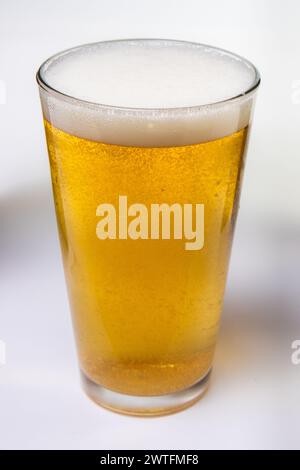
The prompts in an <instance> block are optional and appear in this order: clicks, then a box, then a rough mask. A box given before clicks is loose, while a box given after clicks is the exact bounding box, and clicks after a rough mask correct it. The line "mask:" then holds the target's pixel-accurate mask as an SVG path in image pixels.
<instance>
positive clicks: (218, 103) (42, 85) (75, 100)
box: [36, 38, 261, 113]
mask: <svg viewBox="0 0 300 470" xmlns="http://www.w3.org/2000/svg"><path fill="white" fill-rule="evenodd" d="M147 41H149V42H150V41H151V42H165V43H168V42H169V43H173V44H175V43H177V44H182V45H184V44H186V45H190V46H202V47H205V48H208V49H212V50H214V51H216V52H220V53H222V54H225V55H227V56H230V57H232V58H234V59H236V60H240V61H242V62H243V63H244V64H246V65H247V66H248V67H249V68H251V69H252V70H253V72H254V79H253V81H252V83H251V85H250V86H249V87H248V88H247V89H246V90H245V91H243V92H241V93H239V94H237V95H234V96H232V97H230V98H226V99H224V100H220V101H214V102H211V103H206V104H200V105H192V106H177V107H176V106H174V107H170V106H166V107H153V108H152V107H151V108H144V107H131V106H116V105H110V104H102V103H97V102H94V101H89V100H84V99H81V98H76V97H75V96H72V95H69V94H67V93H63V92H62V91H60V90H58V89H56V88H54V87H52V86H51V85H50V84H49V83H47V80H46V77H45V76H44V74H43V72H44V68H45V67H46V66H47V65H48V64H49V63H50V62H51V61H53V60H55V59H58V58H59V57H61V56H63V55H65V54H68V53H70V52H72V51H76V50H78V49H84V48H85V47H89V46H95V45H98V44H103V45H106V44H113V43H122V42H123V43H124V42H125V43H126V42H128V43H129V42H147ZM36 81H37V83H38V85H39V87H40V88H41V89H42V90H44V91H46V92H47V93H48V94H50V95H52V96H55V97H56V98H58V99H61V100H63V101H67V102H70V103H73V104H74V103H77V104H81V105H82V106H85V107H92V108H95V109H97V108H98V109H102V110H112V111H120V112H122V111H123V112H143V113H153V112H158V113H159V112H160V113H162V112H165V113H174V112H175V113H176V112H178V111H179V112H183V111H192V110H194V111H196V110H200V109H209V108H212V107H218V106H222V105H226V104H229V103H231V102H235V101H238V100H242V99H243V98H246V97H247V96H251V95H252V94H254V92H255V91H256V89H257V88H258V86H259V85H260V82H261V77H260V73H259V71H258V69H257V68H256V67H255V65H254V64H253V63H252V62H251V61H249V60H248V59H246V58H245V57H243V56H241V55H238V54H236V53H234V52H231V51H228V50H227V49H222V48H220V47H216V46H211V45H209V44H204V43H199V42H194V41H186V40H181V39H166V38H128V39H111V40H106V41H95V42H91V43H85V44H81V45H79V46H74V47H70V48H68V49H64V50H62V51H60V52H57V53H56V54H53V55H52V56H50V57H48V59H46V60H45V61H44V62H43V63H42V64H41V65H40V67H39V69H38V71H37V73H36Z"/></svg>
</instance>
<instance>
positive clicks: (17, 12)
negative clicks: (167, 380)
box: [0, 0, 300, 449]
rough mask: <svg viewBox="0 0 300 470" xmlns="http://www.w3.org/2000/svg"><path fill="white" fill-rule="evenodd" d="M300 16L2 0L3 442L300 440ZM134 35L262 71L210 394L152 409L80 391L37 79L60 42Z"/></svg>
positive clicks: (276, 0) (171, 4) (102, 0)
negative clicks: (177, 42)
mask: <svg viewBox="0 0 300 470" xmlns="http://www.w3.org/2000/svg"><path fill="white" fill-rule="evenodd" d="M299 23H300V2H298V1H297V0H294V1H293V0H286V1H284V2H283V1H280V0H251V1H242V0H226V1H223V0H220V1H217V0H209V1H207V0H205V1H200V0H185V1H177V0H149V1H148V0H146V1H145V0H126V1H122V0H93V1H91V0H90V1H88V2H86V1H78V0H51V1H50V0H44V1H38V0H31V1H30V0H24V1H17V0H10V1H8V0H6V1H5V0H2V1H1V3H0V80H1V82H0V99H1V100H2V104H1V105H0V137H1V142H0V155H1V172H0V174H1V176H0V178H1V179H0V204H1V213H0V225H1V241H0V269H1V278H0V281H1V296H0V340H2V341H4V342H5V343H6V364H5V365H0V448H2V449H15V448H25V449H38V448H44V449H45V448H50V449H58V448H59V449H60V448H67V449H115V448H119V449H135V448H141V449H149V448H150V449H163V448H165V449H167V448H168V449H178V448H179V449H191V448H195V449H216V448H221V449H223V448H225V449H231V448H233V449H239V448H242V449H248V448H249V449H253V448H277V449H278V448H298V449H299V448H300V400H299V396H300V365H299V366H296V365H292V362H291V353H292V349H291V343H292V341H293V340H295V339H300V317H299V311H300V296H299V279H300V276H299V275H300V249H299V248H300V246H299V245H300V242H299V238H300V204H299V200H300V184H299V181H300V178H299V176H300V162H299V158H300V155H299V154H300V26H299ZM128 37H164V38H174V39H186V40H192V41H199V42H204V43H208V44H213V45H215V46H220V47H223V48H226V49H229V50H232V51H234V52H236V53H238V54H241V55H244V56H246V57H247V58H248V59H250V60H251V61H253V62H254V63H255V65H257V67H258V69H259V70H260V72H261V75H262V85H261V87H260V90H259V94H258V100H257V106H256V113H255V119H254V125H253V130H252V135H251V139H250V140H251V142H250V146H249V151H248V162H247V166H246V173H245V180H244V187H243V193H242V200H241V208H240V214H239V222H238V224H237V231H236V237H235V243H234V249H233V255H232V260H231V269H230V276H229V280H228V288H227V293H226V302H225V308H224V313H223V321H222V328H221V332H220V337H219V342H218V347H217V352H216V358H215V368H214V373H213V377H212V381H211V387H210V391H209V393H208V394H207V395H206V396H205V398H204V399H203V400H202V401H200V402H199V403H198V404H197V405H196V406H194V407H192V408H190V409H188V410H186V411H184V412H182V413H179V414H177V415H172V416H168V417H162V418H152V419H141V418H139V419H137V418H130V417H124V416H119V415H117V414H113V413H111V412H108V411H105V410H103V409H101V408H99V407H97V406H96V405H94V404H93V403H92V402H90V401H89V400H88V399H87V398H86V397H85V396H84V394H83V392H81V390H80V386H79V383H78V373H77V366H76V354H75V349H74V343H73V335H72V329H71V322H70V315H69V311H68V303H67V298H66V291H65V284H64V277H63V272H62V265H61V260H60V252H59V246H58V240H57V235H56V226H55V217H54V210H53V203H52V198H51V189H50V177H49V169H48V162H47V154H46V146H45V141H44V133H43V128H42V119H41V111H40V105H39V98H38V91H37V85H36V83H35V72H36V70H37V68H38V66H39V65H40V63H41V62H42V61H43V60H45V59H46V58H47V57H48V56H50V55H52V54H53V53H55V52H57V51H59V50H62V49H65V48H68V47H72V46H74V45H78V44H81V43H86V42H93V41H98V40H105V39H115V38H128ZM4 89H6V101H5V100H4V98H5V97H4V96H3V95H4V92H5V90H4ZM4 101H5V103H4Z"/></svg>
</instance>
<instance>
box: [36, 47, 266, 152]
mask: <svg viewBox="0 0 300 470" xmlns="http://www.w3.org/2000/svg"><path fill="white" fill-rule="evenodd" d="M40 76H41V77H42V80H43V81H44V82H45V83H46V85H48V86H49V87H51V88H52V89H54V90H56V91H59V92H60V93H62V94H63V95H59V94H57V93H51V91H50V92H49V90H48V91H46V90H45V89H43V90H42V91H41V95H42V103H43V110H44V114H45V118H46V119H47V120H49V121H50V122H51V123H52V124H53V125H54V126H55V127H58V128H60V129H62V130H64V131H66V132H68V133H71V134H73V135H76V136H78V137H82V138H87V139H91V140H96V141H101V142H106V143H113V144H119V145H136V146H174V145H187V144H193V143H198V142H203V141H209V140H213V139H216V138H220V137H223V136H225V135H229V134H231V133H233V132H236V131H238V130H239V129H241V128H243V127H245V126H247V125H248V124H249V120H250V113H251V105H252V101H253V93H247V94H246V95H245V93H246V92H247V91H248V90H249V89H251V87H252V86H253V85H255V83H256V81H257V76H256V70H255V68H254V67H253V66H252V65H251V64H250V63H248V62H247V61H245V60H243V59H241V58H239V57H237V56H235V55H233V54H230V53H228V52H225V51H221V50H219V49H214V48H211V47H209V46H204V45H199V44H193V43H187V42H180V41H168V40H128V41H111V42H104V43H97V44H91V45H86V46H81V47H78V48H74V49H71V50H69V51H66V52H63V53H61V54H58V55H56V56H54V57H53V58H51V59H49V60H48V61H47V62H46V63H45V64H44V65H43V66H42V67H41V70H40ZM65 95H67V96H65ZM237 96H240V97H239V98H236V99H234V100H232V101H227V102H226V100H229V99H231V98H234V97H237ZM70 97H71V98H70ZM76 100H81V101H76ZM213 103H217V104H213Z"/></svg>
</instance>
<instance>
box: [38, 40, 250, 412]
mask: <svg viewBox="0 0 300 470" xmlns="http://www.w3.org/2000/svg"><path fill="white" fill-rule="evenodd" d="M88 47H90V48H91V47H92V49H90V50H89V49H88ZM85 48H87V51H86V54H84V52H85V51H84V49H85ZM124 48H125V50H126V52H127V61H128V63H129V65H131V66H133V68H134V70H135V72H137V71H139V74H138V75H139V76H138V77H137V78H136V81H135V84H137V81H138V80H139V81H142V82H143V80H144V83H142V88H143V87H145V86H146V85H147V86H150V88H151V83H152V82H151V83H149V81H148V78H149V77H147V74H145V73H142V72H140V68H139V67H137V64H136V63H134V64H132V58H133V57H136V56H137V57H138V58H139V57H140V58H141V57H142V59H140V60H142V61H145V60H146V61H147V54H148V60H149V61H150V63H151V66H152V69H151V72H149V73H150V75H151V80H152V81H153V77H156V79H155V80H154V81H155V84H153V90H157V88H155V87H157V83H159V82H160V78H159V69H160V68H161V65H160V64H161V59H162V57H161V56H160V54H167V55H170V56H171V58H173V61H174V63H172V61H171V65H170V63H169V66H170V67H171V69H172V73H174V71H176V70H177V69H178V65H180V61H181V60H183V59H184V58H186V56H188V60H187V62H188V63H189V64H190V65H191V64H193V65H194V70H193V74H196V76H197V70H198V69H197V67H198V68H199V70H203V67H204V66H205V65H206V66H207V68H208V69H209V70H208V71H207V70H206V72H205V74H206V75H207V74H209V73H212V71H213V70H214V69H216V67H217V69H216V70H215V71H216V72H217V71H218V70H219V69H222V71H223V76H225V78H226V73H227V74H229V72H230V74H231V75H230V76H231V77H232V75H233V76H234V77H235V81H234V87H235V90H237V91H235V90H230V83H227V84H226V86H224V83H223V85H222V86H221V88H222V90H221V94H220V93H218V90H219V87H220V84H219V80H218V79H217V78H216V77H212V78H215V81H216V84H215V85H214V86H213V87H212V85H211V83H208V85H207V86H206V90H207V93H208V92H209V93H210V95H211V97H210V100H213V102H214V101H220V102H221V103H216V104H215V105H214V106H211V107H210V106H209V105H206V103H202V102H203V99H204V98H205V96H206V95H205V94H204V95H203V91H202V95H203V96H202V98H201V99H200V105H202V106H200V107H196V105H197V104H199V102H198V101H197V98H198V96H197V94H198V95H199V94H201V93H200V92H199V88H198V87H197V86H196V87H195V88H196V90H192V91H193V94H194V95H195V96H192V97H191V92H190V91H189V93H188V94H187V96H185V97H184V96H183V97H182V96H181V95H180V96H179V98H174V102H172V103H167V104H166V102H165V100H171V97H170V96H169V94H168V93H167V96H165V95H166V90H163V91H161V92H160V94H158V95H159V96H158V95H157V94H155V93H154V92H153V90H151V89H150V92H149V93H150V94H151V93H152V94H153V96H152V99H150V98H149V97H148V98H147V94H146V97H145V96H143V93H144V94H145V89H142V90H139V89H138V90H137V92H136V94H135V96H133V97H130V96H129V97H128V90H127V92H125V91H126V89H127V88H128V87H129V85H128V84H125V85H124V84H123V85H122V87H123V88H122V87H121V88H122V90H121V92H122V93H123V94H124V95H125V98H124V99H123V100H122V94H121V95H120V93H121V92H120V91H117V92H116V93H117V95H118V94H119V95H120V96H118V97H117V98H115V97H114V93H113V89H112V90H111V88H110V85H109V84H107V83H106V82H105V80H104V79H103V80H104V83H103V82H101V80H100V82H101V83H102V85H103V86H104V85H105V87H106V92H107V87H108V88H109V90H108V91H109V93H108V98H107V99H110V102H112V106H111V107H109V106H108V105H107V106H106V105H105V104H104V105H102V104H99V106H98V107H97V103H103V101H102V100H104V99H105V96H102V93H103V92H101V91H100V95H101V96H100V95H98V94H97V93H99V91H98V88H97V87H98V86H96V88H95V90H96V93H94V95H93V90H90V91H89V93H90V94H88V92H87V93H86V95H84V94H82V93H83V90H84V86H87V85H88V84H87V83H81V82H80V84H78V90H77V93H76V94H74V97H75V98H77V99H78V102H74V100H73V98H72V99H71V98H69V96H68V95H71V92H70V91H69V90H67V89H64V88H63V87H62V84H63V83H64V81H68V80H69V81H70V82H72V83H73V81H74V80H73V81H72V80H70V78H69V79H67V78H66V77H67V76H68V73H67V71H68V65H67V63H68V62H69V64H71V65H72V67H76V66H77V67H78V70H79V71H80V70H82V69H81V67H82V66H83V64H82V63H81V62H82V61H83V63H84V64H85V66H87V67H93V61H94V62H97V61H95V57H98V55H99V57H100V58H101V60H103V62H104V64H103V67H104V69H105V62H107V64H106V66H107V65H108V64H109V65H110V66H111V67H112V68H113V64H115V63H116V62H115V61H114V60H113V58H114V57H115V56H116V57H117V58H118V59H119V61H120V62H121V65H120V64H119V65H120V68H121V69H122V67H123V68H124V67H125V68H126V72H128V68H129V65H126V64H127V62H126V60H125V59H126V58H125V59H124V57H123V56H124ZM91 50H92V53H91ZM103 50H104V51H105V54H104V53H103ZM174 51H175V52H174ZM89 53H90V56H89ZM174 53H175V55H177V56H178V57H177V56H176V57H175V59H174V57H173V55H174ZM172 54H173V55H172ZM77 55H78V57H77ZM125 55H126V54H125ZM145 55H146V57H144V56H145ZM111 56H112V57H113V58H111ZM198 56H199V57H200V59H199V58H198ZM66 57H67V59H63V60H60V62H58V63H59V65H58V68H61V69H62V70H64V73H63V75H62V77H61V79H59V80H58V79H57V78H56V81H57V82H59V81H60V80H61V83H59V85H60V90H61V89H62V93H64V95H62V96H61V97H60V96H49V93H50V95H51V90H50V91H49V90H45V89H42V90H41V95H42V103H43V108H44V116H45V121H44V122H45V129H46V136H47V143H48V151H49V158H50V165H51V174H52V183H53V192H54V198H55V206H56V214H57V221H58V227H59V234H60V241H61V246H62V253H63V261H64V268H65V274H66V279H67V285H68V291H69V298H70V304H71V310H72V314H73V324H74V330H75V335H76V341H77V347H78V356H79V362H80V368H81V371H82V376H83V381H84V386H85V388H86V390H87V392H88V394H89V395H90V396H92V398H94V399H95V400H96V401H98V402H100V403H101V404H103V405H104V406H107V407H111V408H114V409H117V410H119V411H123V412H125V413H133V414H155V413H164V412H169V411H172V410H173V409H178V408H181V407H184V406H187V405H188V404H190V403H191V402H193V401H195V399H196V398H197V397H198V396H199V395H200V393H199V390H198V392H197V391H196V393H195V394H194V395H193V396H192V398H191V397H189V398H187V399H186V400H185V399H184V400H182V398H180V400H179V401H178V403H177V402H175V405H174V404H173V402H172V403H171V402H170V404H167V405H165V404H164V405H163V406H162V405H161V404H158V403H160V402H158V401H157V402H155V401H152V402H149V403H151V405H150V404H149V405H147V401H145V400H146V397H154V398H155V399H156V398H157V397H160V396H165V395H171V396H172V395H173V396H176V394H177V396H182V393H183V391H185V390H189V389H192V388H193V386H194V387H195V385H194V384H197V383H201V381H202V383H204V380H206V378H207V377H208V374H209V371H210V369H211V366H212V361H213V354H214V349H215V344H216V337H217V333H218V326H219V319H220V313H221V308H222V301H223V295H224V288H225V282H226V274H227V267H228V261H229V255H230V249H231V242H232V236H233V229H234V223H235V218H236V211H237V206H238V199H239V193H240V185H241V177H242V172H243V166H244V157H245V147H246V142H247V135H248V127H249V122H250V113H251V106H252V102H253V95H251V92H249V94H248V95H249V96H248V95H246V97H241V98H236V100H232V101H230V100H229V101H228V102H227V99H228V98H230V96H226V93H227V94H228V93H229V94H230V93H236V94H237V95H239V94H242V92H243V91H245V90H244V88H243V87H246V90H248V89H250V88H251V86H252V87H253V82H254V83H256V86H257V84H258V78H257V74H256V73H255V69H254V68H253V66H252V67H251V66H250V65H249V63H247V62H241V60H240V59H239V58H236V59H235V58H234V57H235V56H231V55H230V57H229V58H228V56H227V55H226V54H225V53H223V52H218V50H215V49H213V48H212V49H209V48H208V49H207V47H204V46H200V45H197V46H195V45H189V43H181V42H176V41H174V42H173V41H169V42H168V41H167V42H161V41H152V42H151V41H149V42H147V41H141V42H139V41H132V42H130V41H128V42H122V41H117V42H112V43H102V44H101V43H99V44H97V45H93V46H83V48H82V50H81V49H80V54H79V53H78V52H76V50H75V52H72V51H71V52H69V53H67V54H66ZM157 57H158V59H157V61H156V58H157ZM149 58H150V59H149ZM124 60H125V62H123V61H124ZM197 60H199V63H198V62H197ZM178 61H179V63H178ZM64 62H66V64H65V69H64ZM216 63H217V66H216ZM53 64H54V66H53V65H51V63H50V65H49V71H51V67H54V69H55V60H54V62H53ZM97 64H98V62H97ZM79 65H80V67H79ZM154 66H155V67H156V70H154V71H153V67H154ZM72 67H71V69H72ZM222 67H223V68H222ZM199 70H198V73H199ZM96 71H98V68H97V67H96V68H95V73H96ZM219 71H220V70H219ZM116 72H119V69H118V67H116V70H110V72H108V76H109V75H110V74H112V77H113V81H116V82H118V81H119V82H120V81H122V80H121V77H120V74H119V75H118V74H117V73H116ZM72 73H73V72H72ZM56 74H58V72H56ZM153 74H154V75H153ZM52 75H53V76H52V80H53V82H55V73H54V72H52ZM70 75H71V71H70ZM45 76H46V78H47V73H46V75H45ZM49 76H50V77H51V73H49ZM58 76H59V74H58ZM96 76H97V77H98V75H97V74H96ZM188 76H189V72H187V78H188ZM53 77H54V78H53ZM118 77H119V78H118ZM133 79H134V77H133V76H132V75H130V80H133ZM206 79H207V77H206ZM84 80H86V78H84ZM162 80H163V79H162ZM165 80H166V83H170V77H166V78H165ZM173 80H175V81H176V80H177V76H176V75H175V76H173ZM255 80H256V82H255ZM75 82H76V80H75ZM125 82H126V80H125ZM49 84H50V85H51V83H50V78H49ZM73 85H74V83H73ZM75 85H76V83H75ZM175 85H176V83H175ZM175 85H174V84H173V87H171V88H172V91H173V92H175V91H174V87H175V89H176V86H175ZM183 85H186V84H182V83H180V80H179V84H178V86H179V87H180V86H183ZM202 85H203V84H202ZM99 86H100V85H99ZM93 87H95V84H92V88H93ZM105 87H104V88H105ZM111 87H112V88H113V86H112V85H111ZM126 87H127V88H126ZM53 88H54V89H55V88H59V87H58V84H56V85H53ZM71 88H72V87H70V89H71ZM75 88H76V87H74V86H73V88H72V93H74V90H75ZM208 88H209V90H208ZM95 90H94V92H95ZM75 91H76V90H75ZM183 92H184V90H183ZM239 92H240V93H239ZM55 93H57V92H55ZM183 94H184V93H183ZM66 95H67V96H66ZM163 95H164V96H163ZM212 95H214V96H212ZM176 96H177V95H176ZM87 98H88V99H87ZM184 98H185V99H186V102H185V101H184ZM191 98H193V99H192V100H191ZM114 99H118V100H119V105H120V106H119V107H118V106H117V104H118V103H117V102H116V103H115V102H114ZM147 99H149V101H150V105H148V106H146V104H147V102H146V101H143V100H147ZM80 100H81V101H80ZM128 100H129V101H128ZM130 100H132V103H133V104H132V107H126V106H128V105H129V104H130V102H131V101H130ZM159 100H160V101H159ZM181 100H183V101H182V102H181ZM201 100H202V102H201ZM88 101H89V103H88ZM186 103H187V104H188V106H187V105H186ZM193 104H194V105H195V107H193V106H192V105H193ZM158 105H160V106H158ZM170 105H172V106H170ZM155 106H156V107H155ZM97 387H98V389H99V390H105V391H106V392H107V391H108V392H111V397H110V399H109V400H107V399H106V398H105V395H104V394H103V393H101V391H100V392H99V393H98V389H97ZM95 390H96V392H95ZM201 393H202V391H201ZM114 394H115V395H114ZM180 394H181V395H180ZM122 396H124V397H125V396H131V398H132V401H131V404H130V406H128V404H127V405H126V404H125V402H124V403H122ZM134 397H136V401H135V398H134ZM141 397H144V398H141ZM141 400H143V401H142V402H141ZM135 403H136V404H137V405H136V406H135ZM139 403H142V405H139Z"/></svg>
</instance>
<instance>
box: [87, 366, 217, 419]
mask: <svg viewBox="0 0 300 470" xmlns="http://www.w3.org/2000/svg"><path fill="white" fill-rule="evenodd" d="M210 372H211V371H209V372H208V373H207V374H206V375H205V376H204V377H202V379H201V380H199V381H198V382H197V383H195V384H194V385H192V386H191V387H189V388H187V389H185V390H181V391H179V392H175V393H170V394H168V395H160V396H134V395H125V394H123V393H118V392H114V391H112V390H109V389H107V388H104V387H102V386H101V385H98V384H97V383H96V382H93V381H92V380H91V379H89V378H88V377H87V376H86V375H85V374H84V373H83V372H82V371H81V382H82V387H83V390H84V391H85V393H86V394H87V396H88V397H89V398H90V399H91V400H93V401H94V402H95V403H97V404H98V405H100V406H102V407H104V408H107V409H109V410H111V411H115V412H117V413H121V414H125V415H132V416H162V415H167V414H171V413H176V412H177V411H181V410H184V409H185V408H188V407H189V406H191V405H193V404H194V403H196V402H197V401H198V400H200V398H201V397H202V396H203V395H204V394H205V392H206V390H207V389H208V384H209V376H210Z"/></svg>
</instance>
